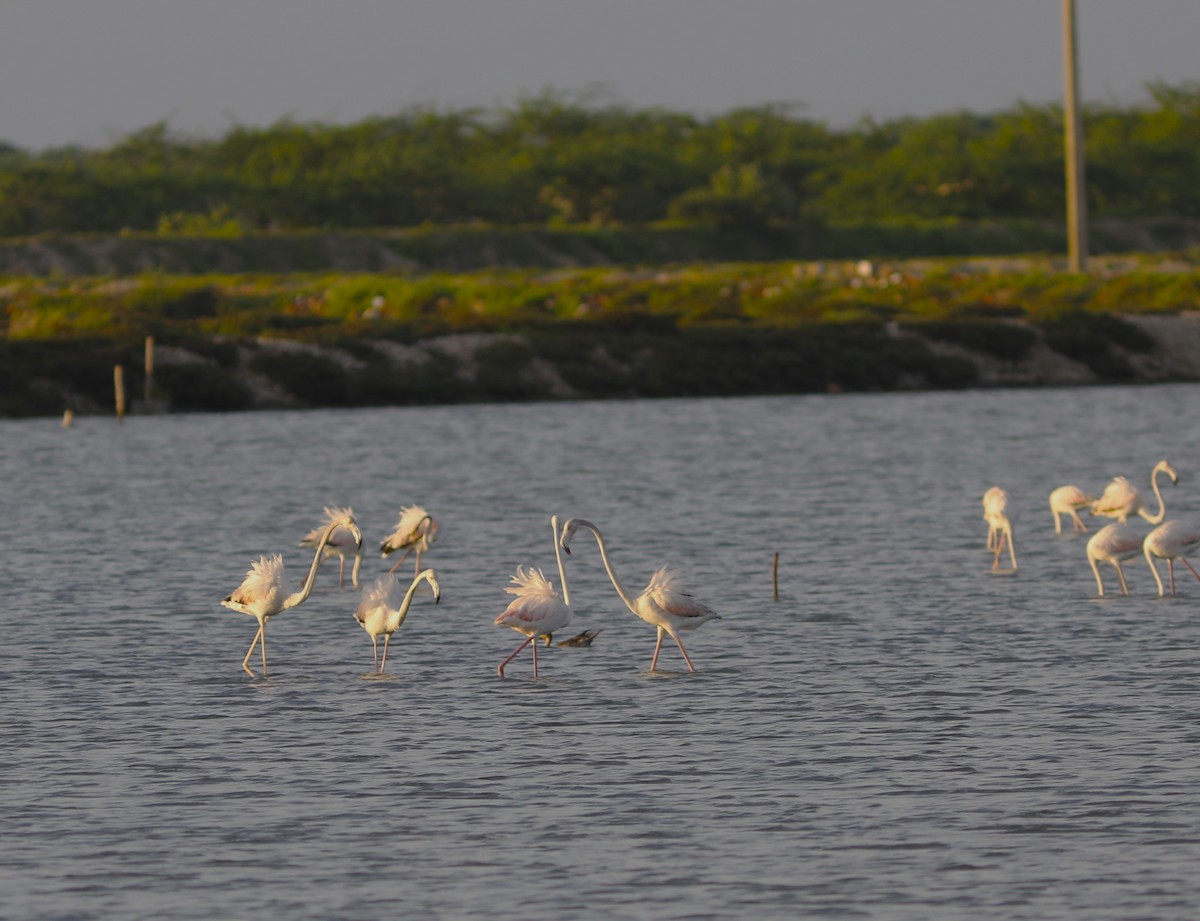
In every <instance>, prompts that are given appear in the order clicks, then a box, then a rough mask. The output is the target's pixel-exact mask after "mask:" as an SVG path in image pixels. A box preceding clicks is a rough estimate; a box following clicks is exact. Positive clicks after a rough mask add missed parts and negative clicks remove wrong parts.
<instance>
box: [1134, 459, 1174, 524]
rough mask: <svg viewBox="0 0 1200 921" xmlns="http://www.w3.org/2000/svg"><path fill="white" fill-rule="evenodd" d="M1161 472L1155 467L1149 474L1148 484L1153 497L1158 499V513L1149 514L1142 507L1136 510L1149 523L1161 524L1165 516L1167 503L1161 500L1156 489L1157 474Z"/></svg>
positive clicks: (1159, 493) (1160, 494)
mask: <svg viewBox="0 0 1200 921" xmlns="http://www.w3.org/2000/svg"><path fill="white" fill-rule="evenodd" d="M1161 472H1162V471H1160V470H1159V469H1158V468H1157V467H1155V468H1154V473H1152V474H1151V475H1150V486H1151V488H1152V489H1153V490H1154V498H1155V499H1157V500H1158V513H1157V514H1155V515H1151V514H1150V513H1149V512H1147V511H1146V510H1145V509H1144V508H1143V509H1139V510H1138V514H1140V515H1141V516H1142V517H1143V518H1145V519H1146V520H1147V521H1148V522H1150V524H1162V522H1163V519H1164V518H1166V517H1167V504H1166V503H1165V502H1163V497H1162V493H1161V492H1159V489H1158V475H1159V473H1161Z"/></svg>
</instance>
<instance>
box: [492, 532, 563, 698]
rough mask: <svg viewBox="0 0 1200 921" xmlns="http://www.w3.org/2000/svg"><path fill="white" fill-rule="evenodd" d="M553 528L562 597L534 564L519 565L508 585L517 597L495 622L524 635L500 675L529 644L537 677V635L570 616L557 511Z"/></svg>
mask: <svg viewBox="0 0 1200 921" xmlns="http://www.w3.org/2000/svg"><path fill="white" fill-rule="evenodd" d="M550 530H551V532H552V533H553V536H554V559H555V562H557V563H558V578H559V580H560V582H561V583H562V590H563V593H562V597H561V598H560V597H559V596H558V592H556V591H555V590H554V586H553V585H551V584H550V582H549V581H548V580H547V579H546V577H545V576H544V575H543V574H542V571H541V570H540V569H534V568H533V567H532V566H531V567H529V568H528V569H526V568H525V567H523V566H518V567H517V571H516V573H515V574H514V575H513V577H512V582H513V584H512V585H510V586H509V587H508V588H506V589H505V591H506V592H508V593H509V594H511V595H516V597H515V598H514V599H513V600H512V601H510V602H509V603H508V607H507V608H505V609H504V613H502V614H501V615H500V616H499V617H497V618H496V620H495V621H494V623H495V625H496V626H497V627H511V628H512V629H513V630H516V631H517V632H518V633H523V634H525V639H524V640H523V641H522V642H521V645H520V646H518V647H517V648H516V649H514V650H513V651H512V655H510V656H509V657H508V658H507V659H505V660H504V661H503V662H501V663H500V665H499V666H497V668H496V672H497V673H498V674H499V675H500V677H501V678H503V677H504V668H505V666H506V665H508V663H509V662H511V661H512V660H513V659H515V658H516V657H517V653H519V652H520V651H521V650H522V649H524V648H525V647H526V646H529V647H530V648H531V649H532V650H533V677H534V678H536V677H538V664H537V660H538V653H537V646H538V644H537V640H538V637H540V636H553V635H554V631H555V630H561V629H562V628H563V627H565V626H566V625H567V624H568V623H569V622H570V620H571V594H570V591H569V589H568V588H567V573H566V570H565V569H564V568H563V561H562V552H561V551H560V550H559V542H558V516H557V515H554V516H552V517H551V518H550Z"/></svg>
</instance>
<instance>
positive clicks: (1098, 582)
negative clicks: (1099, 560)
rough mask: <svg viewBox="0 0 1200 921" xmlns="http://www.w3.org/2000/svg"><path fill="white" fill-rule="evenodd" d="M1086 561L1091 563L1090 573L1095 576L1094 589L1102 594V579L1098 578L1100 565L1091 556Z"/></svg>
mask: <svg viewBox="0 0 1200 921" xmlns="http://www.w3.org/2000/svg"><path fill="white" fill-rule="evenodd" d="M1088 563H1090V564H1091V567H1092V574H1093V575H1095V577H1096V591H1097V592H1098V593H1099V594H1101V595H1103V594H1104V580H1103V579H1101V578H1100V567H1099V566H1097V565H1096V561H1095V560H1093V559H1091V558H1089V559H1088Z"/></svg>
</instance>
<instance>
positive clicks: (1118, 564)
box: [1113, 560, 1129, 595]
mask: <svg viewBox="0 0 1200 921" xmlns="http://www.w3.org/2000/svg"><path fill="white" fill-rule="evenodd" d="M1113 568H1114V569H1116V571H1117V578H1118V579H1119V580H1120V581H1121V594H1122V595H1128V594H1129V585H1128V584H1127V583H1126V582H1125V571H1124V570H1123V569H1121V562H1120V560H1118V561H1116V562H1114V563H1113Z"/></svg>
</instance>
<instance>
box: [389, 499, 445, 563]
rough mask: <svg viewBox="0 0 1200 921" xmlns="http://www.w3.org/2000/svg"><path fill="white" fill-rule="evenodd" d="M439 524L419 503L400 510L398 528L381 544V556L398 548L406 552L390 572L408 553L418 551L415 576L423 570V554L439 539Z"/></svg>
mask: <svg viewBox="0 0 1200 921" xmlns="http://www.w3.org/2000/svg"><path fill="white" fill-rule="evenodd" d="M438 531H439V525H438V522H437V519H436V518H434V517H433V516H432V515H430V514H429V513H428V512H427V511H425V509H423V508H421V506H419V505H410V506H407V507H405V508H402V509H401V510H400V519H399V520H398V521H397V522H396V529H395V530H394V531H393V532H392V533H391V534H389V535H388V536H387V537H385V538H384V540H383V543H381V544H380V545H379V549H380V551H381V552H380V556H384V557H386V556H387V555H388V554H390V553H395V552H396V551H397V550H403V551H404V553H403V554H402V555H401V556H400V557H399V558H398V559H397V560H396V562H395V564H394V565H393V566H392V568H391V569H389V570H388V572H395V571H396V570H397V569H398V568H399V566H400V564H401V563H403V562H404V560H405V559H406V558H407V557H408V555H409V554H410V553H412V552H414V551H416V554H417V558H416V563H415V565H414V566H413V575H414V576H415V575H416V574H417V573H418V572H420V570H421V554H422V553H424V552H425V551H426V550H428V549H429V548H430V547H431V546H433V544H434V542H435V541H437V539H438Z"/></svg>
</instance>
